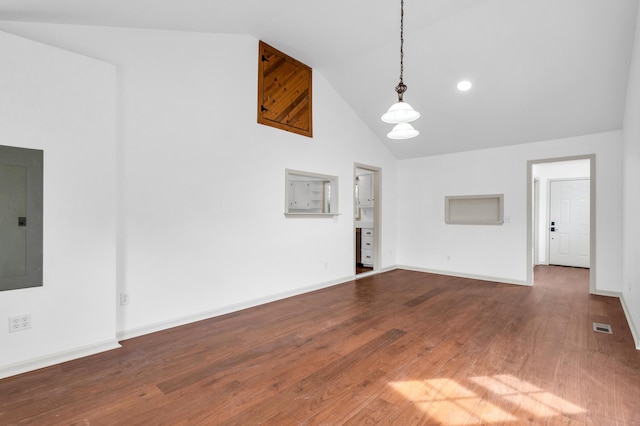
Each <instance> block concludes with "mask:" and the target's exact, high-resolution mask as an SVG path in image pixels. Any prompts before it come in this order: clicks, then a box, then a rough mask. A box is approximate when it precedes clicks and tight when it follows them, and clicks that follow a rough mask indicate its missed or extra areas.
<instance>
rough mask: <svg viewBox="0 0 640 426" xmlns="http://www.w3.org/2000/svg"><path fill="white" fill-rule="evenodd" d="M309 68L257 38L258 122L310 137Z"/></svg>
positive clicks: (310, 85) (311, 129) (310, 82)
mask: <svg viewBox="0 0 640 426" xmlns="http://www.w3.org/2000/svg"><path fill="white" fill-rule="evenodd" d="M311 87H312V81H311V68H310V67H308V66H306V65H305V64H303V63H302V62H300V61H297V60H295V59H293V58H291V57H290V56H287V55H285V54H284V53H282V52H280V51H279V50H277V49H274V48H273V47H271V46H269V45H268V44H266V43H264V42H262V41H260V47H259V55H258V123H260V124H264V125H266V126H272V127H276V128H278V129H282V130H286V131H289V132H294V133H298V134H300V135H304V136H308V137H313V126H312V113H311V103H312V102H311Z"/></svg>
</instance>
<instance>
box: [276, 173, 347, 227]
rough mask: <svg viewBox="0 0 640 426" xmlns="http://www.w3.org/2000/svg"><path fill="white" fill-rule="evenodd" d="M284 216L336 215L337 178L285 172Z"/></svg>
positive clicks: (316, 174) (317, 174)
mask: <svg viewBox="0 0 640 426" xmlns="http://www.w3.org/2000/svg"><path fill="white" fill-rule="evenodd" d="M284 193H285V197H284V199H285V202H284V204H285V210H284V213H285V215H287V216H289V215H291V216H300V215H307V216H311V215H313V216H336V215H338V214H339V213H338V177H337V176H330V175H323V174H319V173H311V172H303V171H300V170H291V169H286V170H285V191H284Z"/></svg>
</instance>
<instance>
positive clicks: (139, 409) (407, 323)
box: [0, 266, 640, 426]
mask: <svg viewBox="0 0 640 426" xmlns="http://www.w3.org/2000/svg"><path fill="white" fill-rule="evenodd" d="M535 277H536V284H535V286H534V287H533V288H530V287H522V286H514V285H507V284H499V283H492V282H484V281H477V280H471V279H462V278H454V277H446V276H439V275H433V274H425V273H418V272H411V271H404V270H395V271H391V272H387V273H384V274H380V275H375V276H371V277H367V278H364V279H361V280H358V281H354V282H350V283H346V284H343V285H339V286H335V287H332V288H328V289H324V290H320V291H316V292H313V293H309V294H305V295H301V296H297V297H293V298H290V299H286V300H282V301H278V302H274V303H270V304H267V305H263V306H259V307H256V308H252V309H248V310H245V311H241V312H236V313H233V314H229V315H225V316H222V317H218V318H214V319H210V320H206V321H201V322H198V323H194V324H190V325H186V326H183V327H178V328H174V329H170V330H166V331H163V332H159V333H154V334H150V335H146V336H142V337H138V338H135V339H130V340H126V341H123V342H122V345H123V348H121V349H117V350H113V351H109V352H106V353H102V354H98V355H94V356H91V357H87V358H83V359H80V360H76V361H72V362H68V363H65V364H61V365H57V366H54V367H50V368H46V369H42V370H39V371H35V372H31V373H27V374H23V375H20V376H16V377H11V378H8V379H4V380H0V424H2V425H14V424H36V425H58V424H60V425H71V424H78V425H80V424H82V425H188V424H189V425H190V424H205V425H209V424H211V425H216V424H229V425H233V424H238V425H251V424H269V425H289V424H301V425H302V424H304V425H308V424H327V425H336V424H353V425H361V424H374V423H378V424H393V425H411V424H443V425H464V424H492V425H498V424H505V425H519V424H552V425H555V424H577V425H578V424H579V425H582V424H587V425H598V426H599V425H637V424H640V352H639V351H636V350H635V349H634V344H633V341H632V337H631V334H630V331H629V328H628V326H627V324H626V321H625V318H624V314H623V312H622V308H621V306H620V302H619V301H618V299H615V298H608V297H602V296H591V295H589V294H588V270H584V269H575V268H563V267H552V266H550V267H539V268H537V269H536V272H535ZM593 321H596V322H601V323H607V324H611V325H612V328H613V334H611V335H609V334H603V333H596V332H594V331H593V330H592V322H593Z"/></svg>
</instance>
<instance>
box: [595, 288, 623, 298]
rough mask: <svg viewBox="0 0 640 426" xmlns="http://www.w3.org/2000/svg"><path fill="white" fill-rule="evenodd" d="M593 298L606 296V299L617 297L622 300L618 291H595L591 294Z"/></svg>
mask: <svg viewBox="0 0 640 426" xmlns="http://www.w3.org/2000/svg"><path fill="white" fill-rule="evenodd" d="M590 294H593V295H594V296H607V297H617V298H619V299H622V293H620V292H619V291H609V290H598V289H596V290H595V291H594V292H593V293H590Z"/></svg>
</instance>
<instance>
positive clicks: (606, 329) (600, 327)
mask: <svg viewBox="0 0 640 426" xmlns="http://www.w3.org/2000/svg"><path fill="white" fill-rule="evenodd" d="M593 331H597V332H599V333H607V334H613V331H611V326H610V325H609V324H600V323H599V322H594V323H593Z"/></svg>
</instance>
